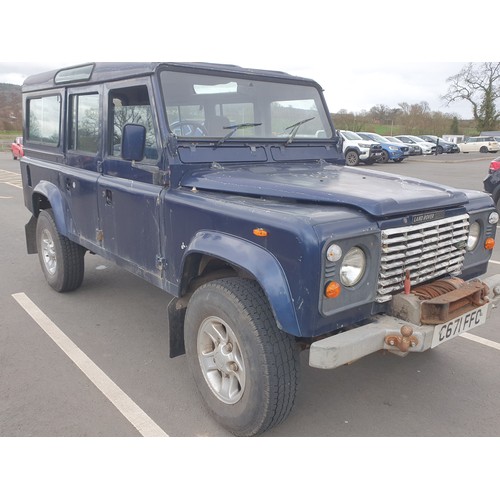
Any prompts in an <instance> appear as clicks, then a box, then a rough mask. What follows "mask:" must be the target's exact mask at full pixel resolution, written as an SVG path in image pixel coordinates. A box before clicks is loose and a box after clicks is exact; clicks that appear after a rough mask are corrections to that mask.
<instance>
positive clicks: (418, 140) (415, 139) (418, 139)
mask: <svg viewBox="0 0 500 500" xmlns="http://www.w3.org/2000/svg"><path fill="white" fill-rule="evenodd" d="M408 137H409V138H410V139H411V140H412V141H415V142H427V141H426V140H424V139H422V138H421V137H417V136H416V135H409V136H408Z"/></svg>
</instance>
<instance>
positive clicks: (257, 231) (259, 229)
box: [253, 227, 269, 238]
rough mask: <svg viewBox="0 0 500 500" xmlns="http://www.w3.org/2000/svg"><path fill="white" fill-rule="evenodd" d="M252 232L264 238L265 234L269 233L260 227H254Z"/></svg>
mask: <svg viewBox="0 0 500 500" xmlns="http://www.w3.org/2000/svg"><path fill="white" fill-rule="evenodd" d="M253 234H255V236H260V237H261V238H265V237H266V236H268V235H269V233H268V232H267V231H266V230H265V229H262V228H261V227H256V228H255V229H254V230H253Z"/></svg>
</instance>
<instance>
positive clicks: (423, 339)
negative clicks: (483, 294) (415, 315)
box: [309, 274, 500, 369]
mask: <svg viewBox="0 0 500 500" xmlns="http://www.w3.org/2000/svg"><path fill="white" fill-rule="evenodd" d="M481 281H482V282H483V283H485V284H486V285H487V286H488V289H489V292H488V300H489V301H488V304H487V305H486V306H483V307H482V308H479V307H478V308H477V309H476V311H479V309H481V311H485V314H486V318H488V317H489V315H490V313H491V311H492V309H493V308H495V307H496V306H497V303H498V302H500V274H496V275H494V276H491V277H489V278H484V279H482V280H481ZM472 312H474V311H472ZM464 316H465V317H467V318H471V317H472V318H473V320H475V319H476V315H473V314H470V315H464ZM473 320H470V319H469V323H468V324H467V326H468V327H469V328H468V329H470V328H472V327H473V326H474V321H473ZM481 324H482V323H481ZM445 325H446V323H445V324H444V325H422V324H418V325H417V324H414V323H412V322H409V321H405V320H403V319H399V318H397V317H395V316H388V315H380V316H376V317H375V319H374V321H373V322H372V323H369V324H367V325H364V326H360V327H358V328H354V329H352V330H348V331H346V332H343V333H339V334H337V335H334V336H332V337H328V338H325V339H322V340H318V341H317V342H314V343H313V344H311V347H310V352H309V365H310V366H312V367H314V368H322V369H332V368H337V367H339V366H342V365H345V364H348V363H352V362H353V361H356V360H358V359H360V358H362V357H364V356H367V355H369V354H372V353H374V352H377V351H380V350H382V349H384V350H388V351H391V352H394V353H395V354H398V355H401V356H405V355H407V354H408V353H409V352H423V351H426V350H428V349H430V348H431V347H433V346H434V342H435V337H436V330H438V331H439V329H441V330H442V329H443V328H444V326H445ZM408 327H409V328H410V329H408ZM443 333H446V332H445V331H444V332H443ZM452 333H453V332H450V335H451V334H452ZM462 333H464V332H462ZM398 339H399V340H398ZM394 340H395V342H394ZM400 340H401V341H402V343H403V344H405V342H406V345H405V347H404V348H403V349H402V348H401V345H399V341H400Z"/></svg>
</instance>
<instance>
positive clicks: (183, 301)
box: [167, 231, 301, 357]
mask: <svg viewBox="0 0 500 500" xmlns="http://www.w3.org/2000/svg"><path fill="white" fill-rule="evenodd" d="M181 270H182V272H181V283H180V287H179V290H180V292H179V297H174V298H173V299H172V300H171V301H170V303H169V305H168V310H167V311H168V333H169V338H170V357H175V356H179V355H181V354H184V352H185V347H184V316H185V311H186V307H187V303H188V302H189V298H190V296H191V295H192V294H193V293H194V291H195V290H196V289H197V288H199V287H200V286H201V285H202V284H204V283H207V282H209V281H213V280H216V279H221V278H224V277H228V276H240V277H242V278H248V279H252V280H255V281H256V282H257V283H258V284H259V286H260V287H261V289H262V290H263V292H264V294H265V296H266V298H267V301H268V303H269V306H270V308H271V311H272V313H273V317H274V319H275V321H276V325H277V326H278V328H279V329H280V330H282V331H284V332H286V333H288V334H291V335H294V336H300V335H301V330H300V326H299V322H298V319H297V315H296V311H295V308H294V305H293V304H294V302H293V299H292V294H291V291H290V287H289V285H288V280H287V277H286V275H285V272H284V270H283V268H282V267H281V265H280V263H279V262H278V260H277V259H276V258H275V257H274V255H273V254H271V253H270V252H269V251H268V250H266V249H264V248H262V247H260V246H258V245H256V244H255V243H253V242H251V241H248V240H244V239H242V238H238V237H235V236H231V235H229V234H225V233H220V232H217V231H200V232H198V233H197V234H196V235H195V237H194V238H193V239H192V241H191V243H190V244H189V246H188V248H187V249H186V251H185V253H184V256H183V259H182V263H181Z"/></svg>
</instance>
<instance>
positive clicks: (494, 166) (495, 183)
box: [483, 156, 500, 211]
mask: <svg viewBox="0 0 500 500" xmlns="http://www.w3.org/2000/svg"><path fill="white" fill-rule="evenodd" d="M488 173H489V175H488V177H486V179H484V181H483V185H484V190H485V191H486V192H487V193H490V194H491V197H492V198H493V201H494V202H495V205H496V207H497V210H499V211H500V156H499V157H498V158H495V159H494V160H493V161H492V162H491V163H490V168H489V172H488Z"/></svg>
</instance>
